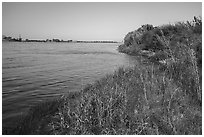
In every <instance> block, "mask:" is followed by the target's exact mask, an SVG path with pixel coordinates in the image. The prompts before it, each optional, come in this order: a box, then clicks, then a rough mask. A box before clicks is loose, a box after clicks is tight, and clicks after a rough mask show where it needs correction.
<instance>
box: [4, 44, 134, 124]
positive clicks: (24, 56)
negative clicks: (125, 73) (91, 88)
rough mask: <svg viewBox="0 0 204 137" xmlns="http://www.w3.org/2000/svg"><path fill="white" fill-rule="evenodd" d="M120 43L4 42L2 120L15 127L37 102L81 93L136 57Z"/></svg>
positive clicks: (129, 64)
mask: <svg viewBox="0 0 204 137" xmlns="http://www.w3.org/2000/svg"><path fill="white" fill-rule="evenodd" d="M117 46H118V44H116V43H111V44H107V43H35V42H33V43H24V42H3V43H2V105H3V109H2V113H3V114H2V117H3V118H2V120H3V127H5V126H11V122H12V120H13V119H15V117H17V116H21V115H23V114H24V113H25V112H26V111H27V110H28V108H29V106H33V105H35V104H36V103H39V102H41V101H44V100H48V99H52V98H56V97H59V96H61V95H66V94H67V93H68V92H70V91H78V90H81V89H82V88H83V87H84V86H85V85H86V84H88V83H93V82H94V81H95V80H98V79H100V78H101V77H103V76H105V75H106V74H110V73H113V72H114V70H116V69H117V68H118V67H120V66H124V67H127V66H133V65H134V64H135V63H136V60H135V58H134V57H131V56H128V55H125V54H121V53H119V52H118V51H117Z"/></svg>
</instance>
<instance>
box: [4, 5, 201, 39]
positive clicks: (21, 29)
mask: <svg viewBox="0 0 204 137" xmlns="http://www.w3.org/2000/svg"><path fill="white" fill-rule="evenodd" d="M201 15H202V3H201V2H194V3H193V2H185V3H184V2H180V3H178V2H170V3H167V2H163V3H158V2H154V3H150V2H145V3H141V2H127V3H126V2H113V3H110V2H107V3H105V2H102V3H99V2H97V3H91V2H84V3H81V2H77V3H71V2H64V3H62V2H61V3H60V2H59V3H56V2H45V3H42V2H38V3H31V2H27V3H26V2H24V3H22V2H21V3H20V2H18V3H15V2H3V3H2V35H6V36H11V37H16V38H17V37H19V35H21V37H22V38H23V39H53V38H58V39H63V40H70V39H72V40H114V41H122V40H123V38H124V37H125V35H126V34H127V33H128V32H130V31H133V30H136V29H137V28H139V27H140V26H141V25H144V24H152V25H153V26H158V25H163V24H169V23H175V22H178V21H187V20H188V21H192V20H193V17H194V16H201Z"/></svg>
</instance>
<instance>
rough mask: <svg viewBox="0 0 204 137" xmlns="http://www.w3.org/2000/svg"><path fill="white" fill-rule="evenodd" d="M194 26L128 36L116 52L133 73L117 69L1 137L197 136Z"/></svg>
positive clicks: (198, 36) (197, 46)
mask: <svg viewBox="0 0 204 137" xmlns="http://www.w3.org/2000/svg"><path fill="white" fill-rule="evenodd" d="M198 22H199V20H197V21H195V24H193V23H189V25H191V26H192V28H191V27H189V26H187V28H189V29H186V27H184V28H183V29H181V31H179V30H180V29H175V28H174V27H173V28H172V26H170V27H167V28H169V29H168V31H167V32H168V33H167V32H165V31H164V30H165V29H163V30H161V29H157V28H154V27H152V26H151V25H149V26H148V25H147V26H146V30H147V31H143V29H141V30H140V31H141V32H139V33H134V32H133V33H131V35H128V36H126V38H125V43H124V45H123V46H120V47H119V50H120V51H121V52H124V51H125V52H126V53H128V54H131V55H137V56H138V61H139V62H140V63H139V64H137V65H136V66H135V67H134V68H127V69H124V68H119V69H118V70H117V71H116V72H115V73H114V74H112V75H107V76H105V77H104V78H102V79H100V80H98V81H96V82H95V83H94V84H91V85H87V87H86V88H85V89H83V90H82V91H80V92H77V93H70V94H69V95H68V96H67V97H62V98H60V99H58V100H54V101H50V102H45V103H42V104H39V105H38V106H36V107H33V108H31V110H30V111H29V112H28V115H27V116H26V117H25V118H23V119H22V120H21V121H20V122H19V125H18V126H17V127H16V128H15V129H11V130H5V129H4V130H3V131H4V134H83V135H89V134H119V135H121V134H138V135H144V134H153V135H154V134H155V135H158V134H159V135H160V134H168V135H170V134H178V135H183V134H202V96H201V95H202V94H201V93H202V88H201V83H202V82H201V80H202V73H201V67H202V61H201V58H200V57H202V52H201V49H202V47H201V45H202V41H201V35H202V32H200V29H196V28H199V24H198ZM196 23H197V25H196ZM200 23H201V22H200ZM201 24H202V23H201ZM183 25H184V26H185V24H182V25H181V26H179V27H176V28H180V27H181V28H182V27H183ZM143 27H145V26H143ZM164 28H166V27H164ZM169 30H171V31H169ZM174 31H176V32H174ZM185 31H186V32H185ZM135 32H136V31H135ZM156 32H157V33H156ZM149 33H150V34H149ZM177 33H178V34H177ZM133 34H134V35H133ZM136 34H137V35H136ZM167 34H168V35H167ZM184 34H186V37H184V36H183V35H184ZM145 35H147V36H145ZM129 36H130V37H129ZM135 36H136V37H135ZM149 36H152V37H149ZM181 37H182V39H181ZM128 39H129V40H128ZM177 39H178V40H177ZM187 39H188V40H187ZM140 40H141V41H140ZM136 44H137V45H136ZM138 45H139V46H138ZM150 45H151V46H150ZM133 49H136V50H133ZM200 52H201V54H200Z"/></svg>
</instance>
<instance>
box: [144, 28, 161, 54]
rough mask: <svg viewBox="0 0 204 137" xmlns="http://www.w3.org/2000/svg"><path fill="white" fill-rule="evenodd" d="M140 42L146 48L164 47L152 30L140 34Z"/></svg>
mask: <svg viewBox="0 0 204 137" xmlns="http://www.w3.org/2000/svg"><path fill="white" fill-rule="evenodd" d="M141 42H142V44H144V49H146V50H152V51H157V50H162V49H163V48H164V47H163V45H162V43H161V42H160V41H159V40H158V39H157V34H155V32H154V31H148V32H145V33H144V34H143V36H142V41H141Z"/></svg>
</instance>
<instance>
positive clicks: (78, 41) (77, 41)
mask: <svg viewBox="0 0 204 137" xmlns="http://www.w3.org/2000/svg"><path fill="white" fill-rule="evenodd" d="M2 42H48V43H49V42H57V43H58V42H60V43H120V42H118V41H81V40H76V41H72V40H68V41H63V40H4V39H3V40H2Z"/></svg>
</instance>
